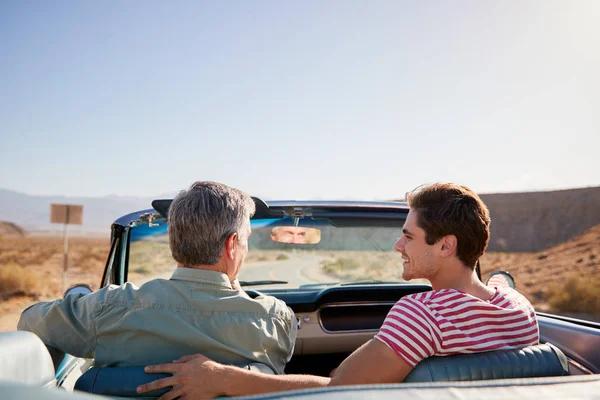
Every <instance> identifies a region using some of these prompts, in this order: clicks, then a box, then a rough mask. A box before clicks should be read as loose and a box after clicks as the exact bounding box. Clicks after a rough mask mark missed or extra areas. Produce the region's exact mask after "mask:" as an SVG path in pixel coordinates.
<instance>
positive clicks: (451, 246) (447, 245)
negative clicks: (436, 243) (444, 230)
mask: <svg viewBox="0 0 600 400" xmlns="http://www.w3.org/2000/svg"><path fill="white" fill-rule="evenodd" d="M441 244H442V246H441V247H440V256H442V257H448V256H452V255H454V254H456V248H457V246H458V239H456V236H454V235H446V236H444V237H443V238H442V240H441Z"/></svg>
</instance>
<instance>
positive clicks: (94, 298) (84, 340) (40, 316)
mask: <svg viewBox="0 0 600 400" xmlns="http://www.w3.org/2000/svg"><path fill="white" fill-rule="evenodd" d="M99 292H100V293H99ZM99 292H94V293H90V294H87V295H83V294H70V295H68V296H66V297H65V298H64V299H59V300H55V301H52V302H44V303H38V304H34V305H33V306H31V307H29V308H27V309H26V310H25V311H23V313H22V314H21V318H20V319H19V323H18V325H17V329H18V330H22V331H30V332H33V333H35V334H36V335H38V336H39V337H40V338H41V339H42V341H43V342H44V343H45V344H47V345H49V346H52V347H55V348H57V349H59V350H60V351H63V352H65V353H68V354H72V355H74V356H77V357H85V356H89V355H90V354H91V353H92V352H93V351H94V349H95V346H96V326H95V320H96V317H97V316H98V315H99V313H100V311H101V307H102V302H101V299H102V298H103V295H104V290H102V291H99Z"/></svg>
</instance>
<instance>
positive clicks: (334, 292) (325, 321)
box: [246, 284, 431, 355]
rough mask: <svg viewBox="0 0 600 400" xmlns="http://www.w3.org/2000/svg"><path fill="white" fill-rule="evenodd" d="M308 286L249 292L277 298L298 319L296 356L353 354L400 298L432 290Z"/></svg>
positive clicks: (395, 286) (421, 287) (389, 286)
mask: <svg viewBox="0 0 600 400" xmlns="http://www.w3.org/2000/svg"><path fill="white" fill-rule="evenodd" d="M308 286H309V287H306V286H303V287H300V288H298V289H267V290H261V291H260V292H257V291H254V290H252V289H247V290H246V291H247V292H248V294H249V295H251V296H252V295H253V294H255V295H257V294H260V293H263V294H266V295H270V296H274V297H277V298H278V299H280V300H283V301H285V303H286V304H287V305H288V306H289V307H290V308H291V309H292V310H293V311H294V313H295V314H296V318H297V319H298V335H297V338H296V347H295V349H294V355H310V354H328V353H348V352H352V351H354V350H355V349H357V348H358V347H360V346H361V345H362V344H363V343H365V342H367V341H368V340H369V339H371V338H372V337H373V336H375V334H376V333H377V331H378V330H379V328H380V327H381V324H382V323H383V321H384V319H385V317H386V315H387V314H388V312H389V311H390V309H391V308H392V306H393V305H394V304H395V303H396V302H397V301H398V300H399V299H400V298H401V297H403V296H406V295H409V294H413V293H420V292H424V291H428V290H431V286H429V285H408V284H376V285H373V284H364V285H346V286H341V285H338V286H329V287H323V285H315V287H310V285H308Z"/></svg>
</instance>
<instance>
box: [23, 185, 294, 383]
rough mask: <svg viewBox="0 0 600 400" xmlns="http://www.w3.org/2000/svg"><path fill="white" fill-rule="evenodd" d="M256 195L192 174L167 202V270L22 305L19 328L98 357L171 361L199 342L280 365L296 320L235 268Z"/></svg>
mask: <svg viewBox="0 0 600 400" xmlns="http://www.w3.org/2000/svg"><path fill="white" fill-rule="evenodd" d="M253 213H254V202H253V201H252V199H251V198H250V197H249V196H248V195H247V194H245V193H243V192H241V191H240V190H237V189H234V188H231V187H228V186H226V185H223V184H220V183H215V182H196V183H194V184H193V185H192V186H191V187H190V188H189V189H188V190H185V191H182V192H181V193H180V194H179V195H178V196H177V197H176V198H175V199H174V200H173V203H172V204H171V207H170V210H169V218H168V219H169V244H170V247H171V253H172V255H173V258H174V259H175V261H176V262H177V268H176V269H175V271H174V272H173V275H172V277H171V279H170V280H164V279H155V280H151V281H149V282H147V283H145V284H144V285H142V286H141V287H139V288H138V287H136V286H135V285H132V284H131V283H125V284H123V285H121V286H116V285H111V286H108V287H105V288H103V289H101V290H99V291H97V292H93V293H90V294H88V295H81V294H73V295H68V296H66V298H65V299H62V300H56V301H54V302H46V303H39V304H36V305H34V306H32V307H30V308H28V309H27V310H25V311H24V312H23V314H22V315H21V319H20V321H19V325H18V329H20V330H27V331H31V332H34V333H36V334H37V335H38V336H39V337H40V338H41V339H42V340H43V341H44V343H46V344H47V345H50V346H53V347H56V348H58V349H59V350H61V351H64V352H66V353H69V354H72V355H75V356H80V357H82V356H88V357H89V356H91V357H94V358H95V362H96V365H97V366H132V365H145V364H149V363H157V362H166V361H171V360H173V359H174V358H177V357H181V356H183V355H185V354H189V353H193V352H202V353H204V354H207V355H209V356H210V357H211V358H213V359H215V360H219V361H221V362H223V363H225V364H232V365H244V364H247V363H250V362H261V363H264V364H266V365H268V366H270V367H271V368H272V369H273V370H274V371H275V372H277V373H283V368H284V366H285V363H286V362H287V361H289V359H290V357H291V356H292V352H293V347H294V343H295V339H296V329H297V325H296V324H297V323H296V319H295V316H294V314H293V312H292V311H291V310H290V309H289V308H288V307H287V306H286V305H285V303H283V302H282V301H281V300H278V299H276V298H274V297H271V296H260V297H258V298H256V299H251V298H250V297H248V296H247V295H246V293H245V292H244V291H243V290H242V289H241V288H240V287H239V284H238V282H237V276H238V273H239V271H240V268H241V267H242V264H243V262H244V259H245V257H246V255H247V253H248V237H249V236H250V233H251V231H250V217H251V216H252V214H253Z"/></svg>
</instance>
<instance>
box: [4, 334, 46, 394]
mask: <svg viewBox="0 0 600 400" xmlns="http://www.w3.org/2000/svg"><path fill="white" fill-rule="evenodd" d="M0 381H8V382H16V383H24V384H28V385H36V386H53V385H54V384H55V379H54V364H53V363H52V358H51V357H50V353H48V349H47V348H46V346H45V345H44V343H43V342H42V340H41V339H40V338H39V337H38V336H37V335H36V334H35V333H31V332H26V331H11V332H2V333H0Z"/></svg>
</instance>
